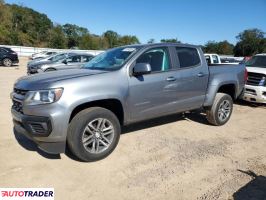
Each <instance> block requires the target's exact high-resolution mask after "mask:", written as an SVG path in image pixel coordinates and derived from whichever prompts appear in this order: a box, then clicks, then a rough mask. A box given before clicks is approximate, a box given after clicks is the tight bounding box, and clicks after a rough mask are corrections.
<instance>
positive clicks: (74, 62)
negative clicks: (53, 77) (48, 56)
mask: <svg viewBox="0 0 266 200" xmlns="http://www.w3.org/2000/svg"><path fill="white" fill-rule="evenodd" d="M92 58H93V55H91V54H86V53H74V54H71V55H69V56H68V57H67V58H65V59H63V60H59V61H57V62H52V63H50V64H45V65H42V66H41V67H40V68H38V70H37V72H47V71H55V70H63V69H75V68H80V67H81V66H82V65H83V64H84V63H86V62H89V61H90V60H91V59H92Z"/></svg>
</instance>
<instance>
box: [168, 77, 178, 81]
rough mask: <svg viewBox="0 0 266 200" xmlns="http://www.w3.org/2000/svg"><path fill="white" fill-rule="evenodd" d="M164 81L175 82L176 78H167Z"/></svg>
mask: <svg viewBox="0 0 266 200" xmlns="http://www.w3.org/2000/svg"><path fill="white" fill-rule="evenodd" d="M166 80H167V81H175V80H176V78H175V77H173V76H170V77H168V78H167V79H166Z"/></svg>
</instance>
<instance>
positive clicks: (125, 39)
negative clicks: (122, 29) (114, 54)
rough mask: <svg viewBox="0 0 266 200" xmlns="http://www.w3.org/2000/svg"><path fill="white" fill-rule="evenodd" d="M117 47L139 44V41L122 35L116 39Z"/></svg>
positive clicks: (133, 37) (134, 37)
mask: <svg viewBox="0 0 266 200" xmlns="http://www.w3.org/2000/svg"><path fill="white" fill-rule="evenodd" d="M118 44H119V45H130V44H139V39H138V38H137V37H136V36H131V35H124V36H121V37H120V38H119V39H118Z"/></svg>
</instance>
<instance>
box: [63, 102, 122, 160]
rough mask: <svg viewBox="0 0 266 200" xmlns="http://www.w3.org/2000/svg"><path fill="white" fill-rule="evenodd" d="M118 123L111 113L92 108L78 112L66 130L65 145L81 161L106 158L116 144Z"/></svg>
mask: <svg viewBox="0 0 266 200" xmlns="http://www.w3.org/2000/svg"><path fill="white" fill-rule="evenodd" d="M120 132H121V128H120V123H119V120H118V119H117V117H116V116H115V115H114V113H112V112H111V111H109V110H107V109H105V108H100V107H92V108H88V109H85V110H83V111H81V112H79V113H78V114H77V115H76V116H75V117H74V118H73V119H72V121H71V123H70V125H69V128H68V135H67V143H68V146H69V148H70V150H71V152H72V153H73V154H74V155H75V156H76V157H78V158H79V159H81V160H83V161H96V160H100V159H103V158H105V157H106V156H108V155H109V154H110V153H112V151H113V150H114V149H115V147H116V146H117V144H118V141H119V138H120Z"/></svg>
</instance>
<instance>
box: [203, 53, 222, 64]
mask: <svg viewBox="0 0 266 200" xmlns="http://www.w3.org/2000/svg"><path fill="white" fill-rule="evenodd" d="M204 56H205V59H206V61H207V63H208V64H222V63H221V58H220V56H219V55H218V54H213V53H205V54H204Z"/></svg>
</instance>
